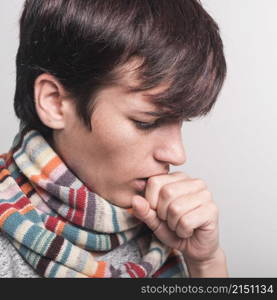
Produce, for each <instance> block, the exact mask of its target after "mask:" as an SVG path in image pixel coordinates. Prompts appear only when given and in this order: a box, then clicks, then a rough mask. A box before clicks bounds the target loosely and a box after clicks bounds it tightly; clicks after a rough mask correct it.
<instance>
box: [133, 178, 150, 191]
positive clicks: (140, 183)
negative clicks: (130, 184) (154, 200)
mask: <svg viewBox="0 0 277 300" xmlns="http://www.w3.org/2000/svg"><path fill="white" fill-rule="evenodd" d="M147 179H148V178H138V179H136V180H135V185H136V188H137V190H138V191H140V192H142V191H144V190H145V187H146V184H147Z"/></svg>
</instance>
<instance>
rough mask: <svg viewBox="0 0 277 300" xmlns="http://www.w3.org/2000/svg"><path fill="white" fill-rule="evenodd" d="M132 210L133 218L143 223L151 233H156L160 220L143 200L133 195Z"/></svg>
mask: <svg viewBox="0 0 277 300" xmlns="http://www.w3.org/2000/svg"><path fill="white" fill-rule="evenodd" d="M132 208H133V212H134V214H135V216H136V217H137V218H138V219H140V220H141V221H142V222H144V223H145V224H146V225H147V226H148V227H149V228H150V229H151V230H152V231H156V230H157V229H158V228H159V226H160V224H161V220H160V219H159V218H158V216H157V213H156V211H155V210H153V209H152V208H151V207H150V204H149V202H148V201H147V200H146V199H145V198H143V197H141V196H138V195H135V196H134V197H133V199H132Z"/></svg>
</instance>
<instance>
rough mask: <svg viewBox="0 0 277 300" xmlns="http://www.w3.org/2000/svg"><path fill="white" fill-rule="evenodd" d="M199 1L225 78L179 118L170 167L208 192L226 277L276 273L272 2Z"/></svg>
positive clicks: (6, 9)
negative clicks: (187, 116) (175, 156)
mask: <svg viewBox="0 0 277 300" xmlns="http://www.w3.org/2000/svg"><path fill="white" fill-rule="evenodd" d="M23 2H24V1H23V0H9V1H1V2H0V14H1V15H0V22H1V23H0V25H1V26H0V36H1V49H0V53H1V56H0V57H1V60H0V64H1V65H0V66H1V68H0V85H1V115H0V128H1V130H0V140H1V143H0V153H2V152H5V151H7V149H8V148H9V146H10V143H11V141H12V138H13V136H14V134H15V133H16V131H17V128H18V122H17V120H16V118H15V117H14V113H13V106H12V103H13V94H14V86H15V62H14V60H15V55H16V50H17V45H18V25H17V24H18V17H19V15H20V12H21V7H22V4H23ZM202 2H203V4H204V6H205V7H206V9H207V10H208V11H209V12H210V13H211V14H212V15H213V16H214V17H215V18H216V20H217V21H218V23H219V26H220V28H221V32H222V38H223V40H224V44H225V50H226V57H227V62H228V77H227V81H226V83H225V86H224V89H223V91H222V93H221V95H220V97H219V99H218V103H217V105H216V106H215V109H214V110H213V112H212V113H211V114H210V115H209V116H208V117H206V118H205V119H202V120H197V121H194V122H192V123H190V124H187V123H185V124H184V127H183V138H184V143H185V145H186V151H187V155H188V162H187V163H186V165H185V166H182V167H179V168H172V170H173V171H174V170H183V171H184V172H187V173H188V174H190V175H191V176H193V177H199V178H202V179H204V180H205V181H206V182H207V184H208V185H209V187H210V190H211V191H212V192H213V195H214V199H215V201H216V203H217V204H218V206H219V208H220V226H221V244H222V247H223V248H224V249H225V252H226V254H227V257H228V265H229V271H230V276H232V277H276V275H277V257H276V253H277V218H276V214H277V203H276V202H277V195H276V194H277V191H276V190H277V189H276V187H277V184H276V180H277V171H276V170H277V158H276V157H277V142H276V137H277V135H276V132H275V130H274V129H276V123H277V121H276V119H277V118H276V116H277V103H276V100H277V89H276V85H277V79H276V75H275V70H276V69H277V19H276V16H275V14H276V10H277V1H276V0H266V1H262V0H243V1H241V0H203V1H202Z"/></svg>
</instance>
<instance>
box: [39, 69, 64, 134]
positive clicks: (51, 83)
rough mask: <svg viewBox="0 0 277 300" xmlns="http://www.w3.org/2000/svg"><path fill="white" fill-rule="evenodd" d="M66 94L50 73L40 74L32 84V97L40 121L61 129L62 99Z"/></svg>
mask: <svg viewBox="0 0 277 300" xmlns="http://www.w3.org/2000/svg"><path fill="white" fill-rule="evenodd" d="M65 96H66V93H65V90H64V88H63V86H62V85H61V84H60V83H59V81H58V80H57V79H56V78H55V77H54V76H52V75H50V74H46V73H45V74H41V75H40V76H39V77H38V78H37V79H36V81H35V84H34V98H35V106H36V111H37V114H38V116H39V118H40V120H41V122H42V123H43V124H44V125H46V126H47V127H49V128H52V129H63V128H64V126H65V115H64V110H63V101H64V98H65Z"/></svg>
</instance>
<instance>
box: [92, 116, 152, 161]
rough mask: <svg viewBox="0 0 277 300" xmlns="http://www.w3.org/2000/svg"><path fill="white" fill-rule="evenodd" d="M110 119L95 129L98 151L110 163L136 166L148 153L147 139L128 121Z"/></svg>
mask: <svg viewBox="0 0 277 300" xmlns="http://www.w3.org/2000/svg"><path fill="white" fill-rule="evenodd" d="M116 121H117V120H115V119H110V120H106V121H105V122H101V123H98V125H97V126H96V127H95V133H96V137H95V138H96V141H97V144H98V145H99V149H98V151H99V152H100V153H101V155H102V156H105V158H106V160H108V161H109V163H111V162H113V164H117V167H118V166H123V165H125V164H129V165H131V166H132V165H134V164H135V162H136V161H137V159H138V158H140V157H141V156H142V155H144V153H146V152H147V151H146V145H147V142H146V140H147V137H145V136H143V135H142V134H140V133H139V132H138V130H137V129H136V128H135V127H134V126H133V125H132V123H131V122H130V121H128V120H124V121H123V120H118V121H117V122H116Z"/></svg>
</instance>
